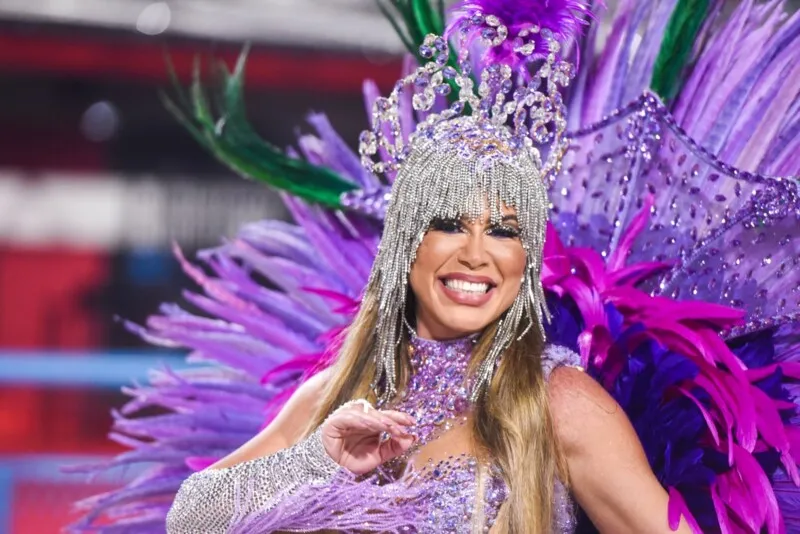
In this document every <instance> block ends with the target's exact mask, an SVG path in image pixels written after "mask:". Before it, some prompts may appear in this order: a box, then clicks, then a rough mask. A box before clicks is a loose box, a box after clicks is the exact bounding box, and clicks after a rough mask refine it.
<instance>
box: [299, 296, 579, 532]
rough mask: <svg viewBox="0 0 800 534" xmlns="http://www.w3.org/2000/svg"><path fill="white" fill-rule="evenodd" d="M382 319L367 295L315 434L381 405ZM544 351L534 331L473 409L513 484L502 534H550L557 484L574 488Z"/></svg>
mask: <svg viewBox="0 0 800 534" xmlns="http://www.w3.org/2000/svg"><path fill="white" fill-rule="evenodd" d="M377 319H378V306H377V295H376V294H375V291H372V290H370V289H367V292H366V293H365V295H364V298H363V300H362V304H361V308H360V309H359V311H358V313H357V314H356V317H355V319H354V320H353V322H352V323H351V325H350V326H349V327H348V329H347V330H346V331H345V333H344V340H343V344H342V348H341V350H340V353H339V355H338V358H337V361H336V363H335V364H334V365H333V367H332V369H331V376H330V378H329V380H328V382H327V384H326V386H325V390H324V392H323V395H322V398H321V401H320V404H319V405H318V411H317V413H316V416H315V417H314V418H313V420H312V422H311V425H310V426H309V431H310V430H312V429H314V428H316V427H318V426H319V425H320V424H322V422H323V421H324V420H325V418H326V417H327V416H328V415H329V414H330V413H331V412H332V411H334V410H335V409H336V408H337V407H339V406H340V405H341V404H343V403H344V402H346V401H348V400H352V399H356V398H368V399H370V400H372V401H375V394H374V392H373V391H372V390H371V387H370V385H371V381H372V380H373V378H374V376H375V370H376V365H375V362H374V358H373V349H374V347H375V336H376V332H375V325H376V323H377ZM496 330H497V322H495V323H493V324H491V325H489V326H488V327H487V328H486V329H485V330H484V332H483V333H482V334H481V336H480V337H479V340H478V342H477V344H476V346H475V349H474V350H473V352H472V359H471V362H470V366H469V369H470V372H474V371H475V370H476V369H477V367H478V366H479V365H480V362H481V361H483V358H485V357H486V354H487V353H488V351H489V348H490V346H491V343H492V339H493V337H494V334H495V332H496ZM407 344H408V341H407V339H406V338H405V337H404V339H403V342H402V343H401V345H400V347H399V350H398V353H397V363H398V370H399V373H398V380H399V381H400V384H399V387H398V389H402V386H403V384H404V383H405V381H406V380H407V378H408V376H409V373H410V363H409V361H408V356H407V355H408V351H407V350H406V348H407ZM543 349H544V341H543V339H542V337H541V334H540V333H539V329H538V328H530V329H528V331H527V332H526V333H525V334H524V335H523V336H522V338H521V339H519V340H518V341H514V342H513V343H512V344H511V346H510V347H509V348H508V349H507V350H506V351H505V353H504V354H503V356H502V359H501V361H500V364H499V366H498V369H497V371H496V373H495V376H494V378H493V380H492V382H491V385H490V386H489V388H488V390H487V391H486V392H485V393H484V394H483V395H481V397H480V399H479V400H478V402H476V404H475V406H474V407H473V410H474V411H473V415H474V416H473V418H472V434H473V437H474V438H475V441H476V443H477V444H478V446H479V447H480V448H482V449H484V450H485V451H486V452H487V453H488V454H489V455H490V457H491V458H492V459H493V460H494V461H495V462H496V463H497V465H498V466H499V467H500V469H501V471H502V473H503V476H504V478H505V481H506V483H507V484H508V488H509V496H508V499H507V501H506V503H505V504H504V505H503V508H502V510H501V513H500V515H499V517H498V520H497V522H496V524H497V525H498V526H499V527H500V530H501V532H505V533H508V534H523V533H525V534H550V532H551V527H552V515H553V499H554V483H555V480H556V477H558V478H560V479H561V480H562V482H564V483H566V482H567V477H566V469H565V464H564V461H563V457H562V455H561V454H560V451H559V448H558V445H557V440H556V434H555V430H554V426H553V422H552V419H551V417H550V411H549V408H548V402H547V390H546V387H545V381H544V376H543V372H542V366H541V361H540V358H541V355H542V351H543Z"/></svg>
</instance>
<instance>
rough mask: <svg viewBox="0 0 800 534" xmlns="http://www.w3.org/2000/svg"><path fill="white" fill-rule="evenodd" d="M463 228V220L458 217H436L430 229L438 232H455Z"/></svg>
mask: <svg viewBox="0 0 800 534" xmlns="http://www.w3.org/2000/svg"><path fill="white" fill-rule="evenodd" d="M461 228H462V225H461V221H459V220H458V219H443V218H436V219H434V220H433V221H431V225H430V229H431V230H436V231H438V232H447V233H455V232H458V231H460V230H461Z"/></svg>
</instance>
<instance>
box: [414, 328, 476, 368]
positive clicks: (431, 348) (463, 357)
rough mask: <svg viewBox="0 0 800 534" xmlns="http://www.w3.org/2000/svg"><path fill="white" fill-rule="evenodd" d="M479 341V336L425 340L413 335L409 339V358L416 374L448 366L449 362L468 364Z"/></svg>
mask: <svg viewBox="0 0 800 534" xmlns="http://www.w3.org/2000/svg"><path fill="white" fill-rule="evenodd" d="M477 341H478V334H471V335H469V336H465V337H460V338H456V339H447V340H435V339H425V338H422V337H419V336H417V335H414V334H411V335H410V338H409V357H410V360H411V367H412V369H413V370H414V373H417V372H419V371H420V370H421V369H422V368H423V367H426V366H436V367H442V366H446V364H447V362H453V363H455V362H458V363H468V362H469V358H470V355H471V354H472V348H473V347H474V346H475V343H476V342H477Z"/></svg>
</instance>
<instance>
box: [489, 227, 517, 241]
mask: <svg viewBox="0 0 800 534" xmlns="http://www.w3.org/2000/svg"><path fill="white" fill-rule="evenodd" d="M486 233H487V234H488V235H490V236H492V237H506V238H510V239H516V238H517V237H519V233H520V232H519V229H518V228H514V227H513V226H492V227H491V228H489V229H488V230H487V231H486Z"/></svg>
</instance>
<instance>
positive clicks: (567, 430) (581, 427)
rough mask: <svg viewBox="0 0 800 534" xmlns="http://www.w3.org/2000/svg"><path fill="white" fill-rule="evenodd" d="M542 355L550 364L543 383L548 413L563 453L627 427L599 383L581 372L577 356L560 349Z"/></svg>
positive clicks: (614, 402)
mask: <svg viewBox="0 0 800 534" xmlns="http://www.w3.org/2000/svg"><path fill="white" fill-rule="evenodd" d="M562 349H563V350H562ZM545 353H546V354H547V355H548V358H549V361H548V363H552V366H551V367H550V376H549V379H548V381H547V391H548V397H549V404H550V413H551V415H552V416H553V422H554V423H555V426H556V431H557V433H558V436H559V441H560V442H561V444H562V446H563V447H564V449H565V451H566V452H568V453H569V451H570V450H575V449H583V448H585V447H586V446H588V445H591V443H593V442H594V443H596V441H595V440H597V439H599V438H601V437H602V436H603V435H605V434H606V433H607V432H616V431H617V430H618V429H619V428H620V425H621V424H622V425H624V424H627V417H626V416H625V412H624V411H623V410H622V408H621V407H620V406H619V404H617V402H616V401H615V400H614V399H613V397H611V395H610V394H609V393H608V392H607V391H606V390H605V388H604V387H603V386H602V385H601V384H600V383H598V382H597V381H596V380H595V379H594V378H592V377H591V376H590V375H589V374H588V373H586V372H584V371H583V368H582V367H581V366H580V363H581V360H580V357H579V356H578V355H577V354H575V353H574V352H573V351H571V350H570V349H567V348H564V347H561V348H560V349H557V351H556V350H553V349H551V350H549V351H545ZM568 353H569V354H568ZM543 360H544V358H543ZM543 365H546V363H545V362H544V361H543ZM545 372H547V370H546V371H545Z"/></svg>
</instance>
